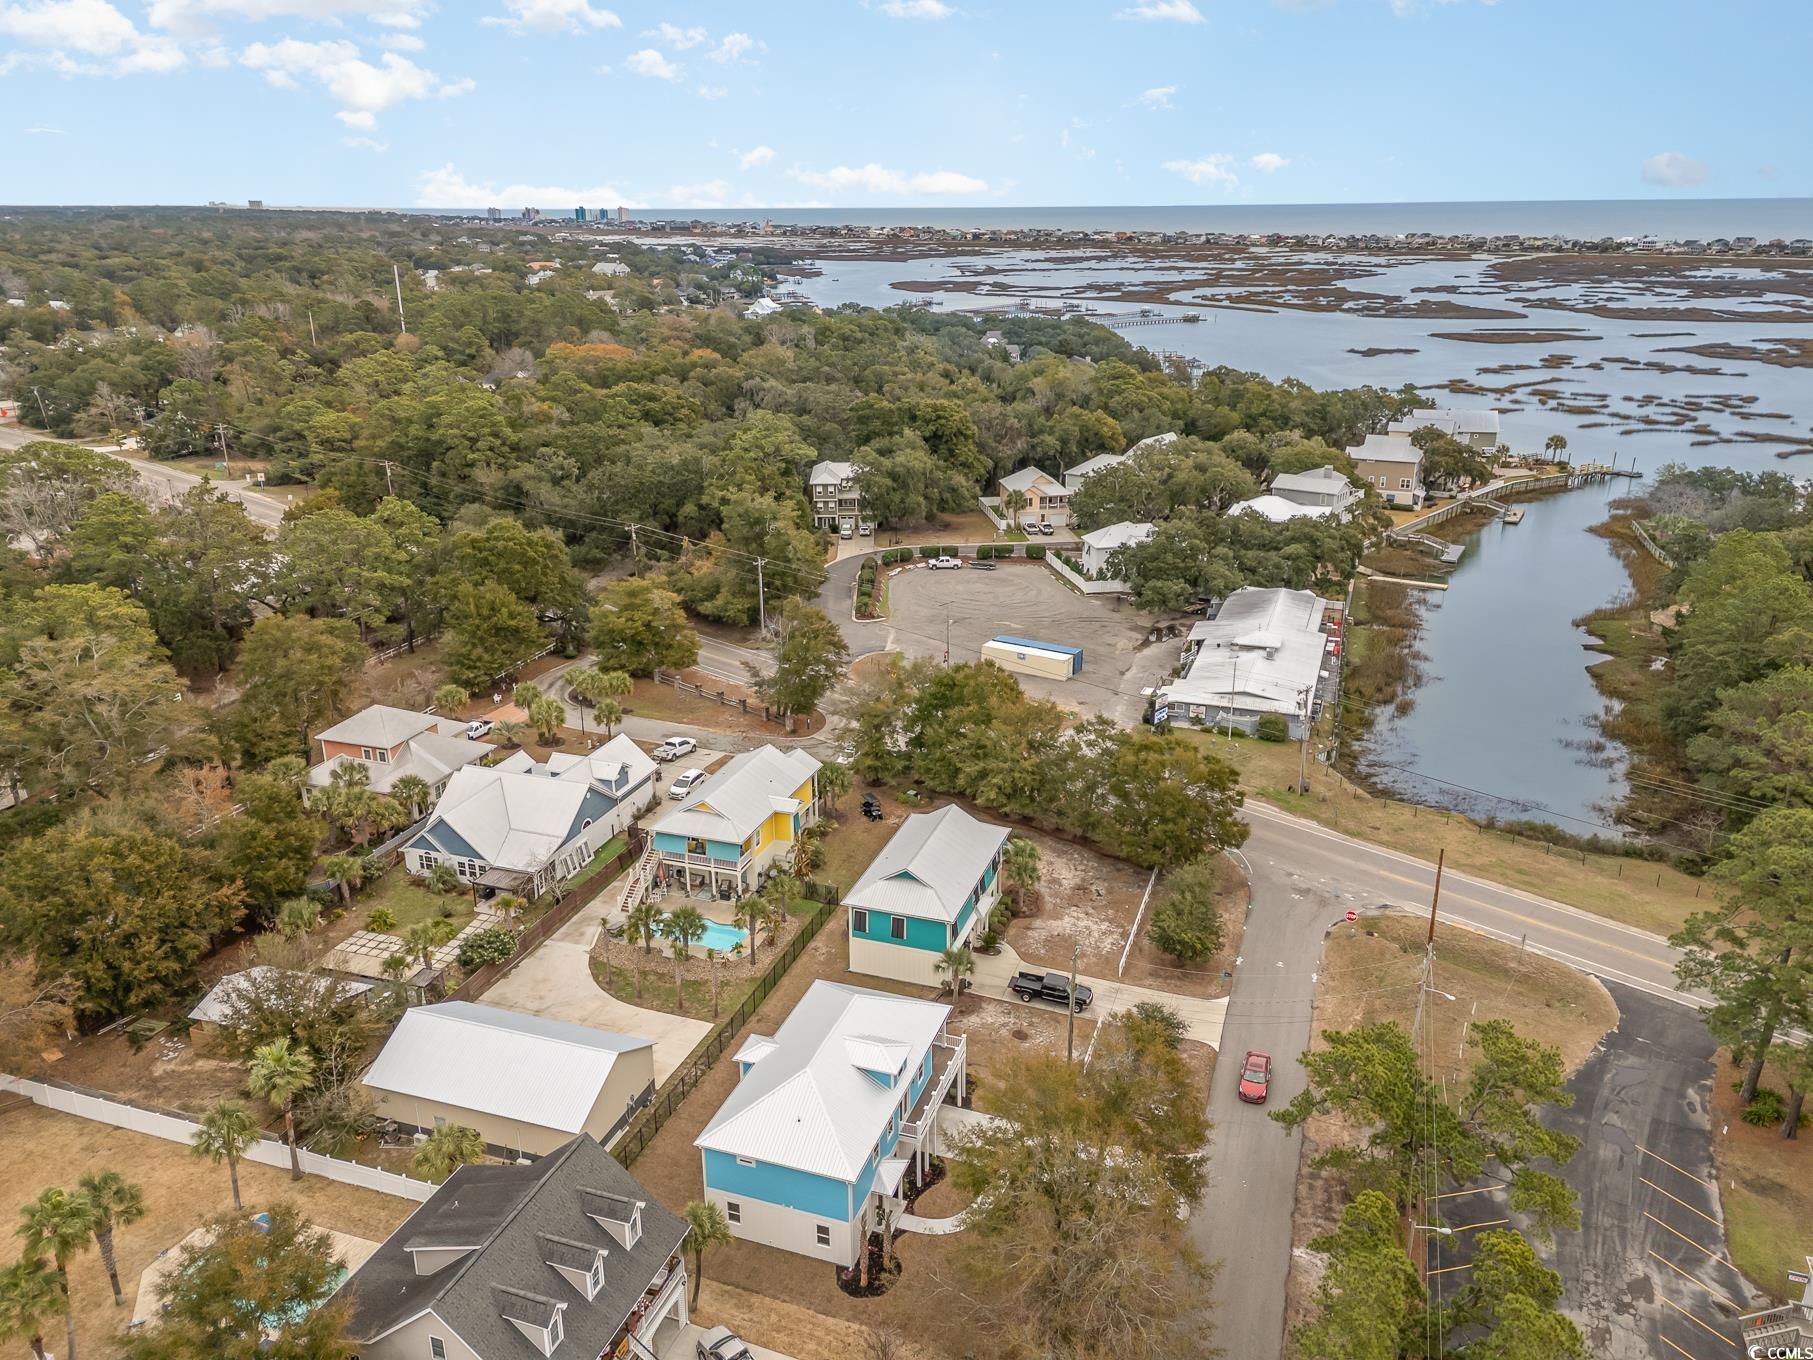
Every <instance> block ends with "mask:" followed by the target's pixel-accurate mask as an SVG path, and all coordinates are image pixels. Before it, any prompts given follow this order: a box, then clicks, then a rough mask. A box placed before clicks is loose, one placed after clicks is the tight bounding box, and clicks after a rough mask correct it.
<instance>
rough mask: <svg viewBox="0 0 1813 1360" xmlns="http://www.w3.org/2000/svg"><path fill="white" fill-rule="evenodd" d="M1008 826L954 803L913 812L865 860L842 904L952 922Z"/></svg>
mask: <svg viewBox="0 0 1813 1360" xmlns="http://www.w3.org/2000/svg"><path fill="white" fill-rule="evenodd" d="M1008 834H1009V833H1008V829H1007V828H1006V827H1004V826H997V825H995V824H994V823H993V822H984V821H981V820H979V819H978V818H975V817H972V816H970V815H969V813H967V812H965V811H964V810H963V809H962V808H960V807H958V806H957V805H956V804H955V803H952V804H950V805H949V806H947V807H941V808H939V809H938V810H937V811H936V812H916V813H914V814H913V815H912V816H910V817H908V818H907V819H906V820H905V821H904V822H902V823H901V824H900V829H899V830H898V831H896V832H895V833H894V835H893V837H892V838H891V839H890V840H889V841H888V843H887V844H886V845H884V846H883V847H882V848H881V853H880V854H878V855H876V856H875V858H874V859H872V860H870V861H869V867H868V868H867V869H864V870H863V871H862V876H861V877H860V878H858V879H857V880H856V886H855V887H853V888H851V889H850V891H849V892H847V893H845V894H844V902H845V904H846V905H849V906H853V907H866V908H868V909H869V910H871V911H885V912H888V913H889V914H897V915H901V916H916V917H918V918H920V919H921V920H931V921H943V922H945V923H947V924H949V923H952V922H955V921H956V919H957V914H958V913H959V912H961V911H962V910H963V904H964V902H965V901H966V900H968V898H969V893H970V889H972V888H974V887H975V886H976V881H977V880H978V879H980V878H981V877H982V871H983V870H984V869H986V868H987V867H988V862H989V861H990V860H992V859H993V858H994V857H995V853H996V852H997V851H998V850H1000V848H1001V844H1002V842H1004V841H1005V840H1006V839H1007V837H1008Z"/></svg>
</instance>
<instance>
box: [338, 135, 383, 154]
mask: <svg viewBox="0 0 1813 1360" xmlns="http://www.w3.org/2000/svg"><path fill="white" fill-rule="evenodd" d="M346 144H347V145H348V146H350V147H352V148H353V149H354V150H356V151H371V152H384V151H388V150H390V143H389V142H380V141H377V140H376V139H375V138H371V137H348V138H347V139H346Z"/></svg>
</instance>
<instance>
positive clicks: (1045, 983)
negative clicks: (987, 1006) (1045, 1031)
mask: <svg viewBox="0 0 1813 1360" xmlns="http://www.w3.org/2000/svg"><path fill="white" fill-rule="evenodd" d="M1007 985H1008V986H1009V987H1010V988H1012V989H1013V994H1014V995H1015V996H1017V997H1019V998H1020V1000H1022V1001H1032V1000H1035V999H1036V1000H1039V1001H1055V1002H1057V1003H1058V1005H1060V1006H1070V1007H1072V1008H1074V1009H1076V1010H1078V1011H1086V1010H1088V1009H1089V1003H1090V1002H1092V1001H1094V1000H1095V993H1094V992H1092V991H1091V990H1090V989H1089V988H1088V987H1085V986H1084V985H1083V984H1082V983H1080V982H1079V983H1077V985H1076V997H1075V998H1074V999H1072V997H1071V995H1070V979H1069V978H1067V977H1065V976H1064V975H1063V974H1062V973H1015V974H1014V976H1013V981H1012V982H1010V983H1008V984H1007Z"/></svg>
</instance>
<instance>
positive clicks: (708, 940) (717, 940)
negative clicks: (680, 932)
mask: <svg viewBox="0 0 1813 1360" xmlns="http://www.w3.org/2000/svg"><path fill="white" fill-rule="evenodd" d="M748 941H749V932H748V931H747V930H744V929H743V927H741V926H728V925H725V924H724V923H723V922H722V921H712V920H707V921H706V922H705V933H704V934H703V935H702V936H700V937H699V938H698V939H697V940H694V941H693V944H694V945H695V946H697V947H698V948H700V949H715V950H717V951H718V953H720V954H732V953H735V952H736V951H737V950H738V949H742V948H746V947H747V945H748Z"/></svg>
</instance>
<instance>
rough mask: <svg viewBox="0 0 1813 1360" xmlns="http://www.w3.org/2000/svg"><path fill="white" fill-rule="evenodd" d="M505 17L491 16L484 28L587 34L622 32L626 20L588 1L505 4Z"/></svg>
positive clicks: (511, 0)
mask: <svg viewBox="0 0 1813 1360" xmlns="http://www.w3.org/2000/svg"><path fill="white" fill-rule="evenodd" d="M504 11H505V12H504V13H503V14H487V15H485V17H484V18H482V19H480V20H479V22H480V23H481V24H492V25H495V26H496V27H498V28H508V29H513V30H515V31H516V32H518V33H583V32H585V31H586V30H587V29H588V28H622V27H623V20H621V19H619V18H618V17H617V16H616V15H615V14H613V13H611V11H610V10H608V9H596V8H594V7H593V6H592V5H591V4H590V3H589V2H588V0H504Z"/></svg>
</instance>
